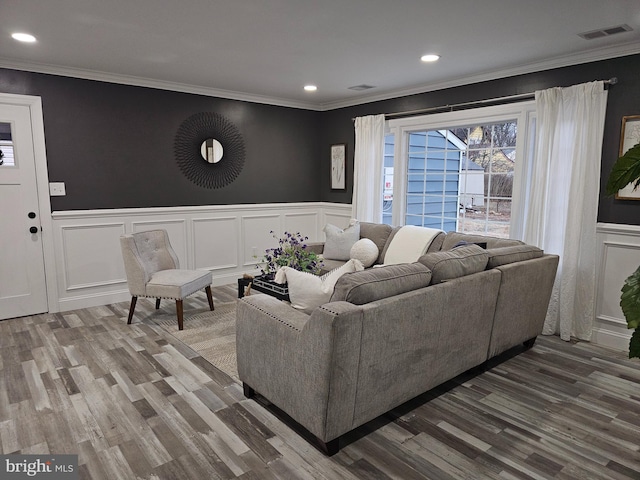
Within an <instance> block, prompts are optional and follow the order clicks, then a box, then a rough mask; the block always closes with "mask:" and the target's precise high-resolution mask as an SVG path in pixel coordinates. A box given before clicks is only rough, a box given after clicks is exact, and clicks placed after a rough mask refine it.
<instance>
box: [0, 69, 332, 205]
mask: <svg viewBox="0 0 640 480" xmlns="http://www.w3.org/2000/svg"><path fill="white" fill-rule="evenodd" d="M0 92H3V93H14V94H23V95H36V96H40V97H41V98H42V106H43V115H44V126H45V141H46V148H47V163H48V168H49V181H51V182H64V183H65V186H66V193H67V195H66V196H64V197H51V207H52V210H53V211H60V210H81V209H102V208H128V207H131V208H141V207H168V206H186V205H221V204H243V203H244V204H246V203H276V202H309V201H319V200H320V198H321V195H320V187H321V185H320V184H319V182H318V176H319V172H320V162H319V158H320V153H319V141H320V137H319V135H318V131H319V129H320V117H321V113H320V112H313V111H308V110H300V109H294V108H286V107H277V106H272V105H262V104H257V103H252V102H243V101H237V100H226V99H220V98H213V97H207V96H202V95H193V94H187V93H179V92H172V91H166V90H157V89H153V88H144V87H134V86H127V85H119V84H112V83H106V82H98V81H91V80H83V79H75V78H68V77H61V76H55V75H45V74H38V73H30V72H23V71H16V70H8V69H0ZM198 112H216V113H219V114H220V115H223V116H225V117H226V118H227V119H228V120H229V121H231V122H232V123H233V124H234V125H235V126H236V127H237V128H238V130H239V131H240V133H241V135H242V136H243V139H244V144H245V151H246V155H245V163H244V168H243V170H242V172H241V173H240V175H239V176H238V178H237V179H236V180H235V181H234V182H233V183H231V184H230V185H228V186H225V187H223V188H219V189H207V188H203V187H199V186H198V185H196V184H194V183H192V182H191V181H190V180H188V179H187V178H186V177H185V176H184V175H183V174H182V172H181V171H180V169H179V168H178V164H177V163H176V160H175V156H174V151H173V143H174V138H175V134H176V132H177V130H178V127H179V126H180V124H181V123H182V122H183V121H184V120H186V119H187V118H188V117H189V116H191V115H192V114H194V113H198ZM203 161H204V160H203Z"/></svg>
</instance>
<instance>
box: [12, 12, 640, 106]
mask: <svg viewBox="0 0 640 480" xmlns="http://www.w3.org/2000/svg"><path fill="white" fill-rule="evenodd" d="M620 24H627V25H629V26H631V27H632V28H633V31H631V32H625V33H621V34H618V35H612V36H609V37H605V38H600V39H596V40H591V41H587V40H583V39H582V38H580V37H578V35H577V34H578V33H581V32H585V31H591V30H596V29H601V28H607V27H612V26H615V25H620ZM16 31H25V32H29V33H31V34H33V35H35V36H36V37H37V38H38V42H37V43H35V44H21V43H18V42H16V41H14V40H12V39H11V37H10V35H11V33H13V32H16ZM431 52H435V53H438V54H440V55H441V56H442V58H441V60H440V61H439V62H436V63H433V64H425V63H422V62H420V56H421V55H423V54H425V53H431ZM633 53H640V1H638V0H449V1H446V2H445V1H443V0H440V1H435V0H432V1H427V0H395V1H393V2H392V1H390V0H218V1H216V0H56V1H50V0H47V1H43V0H1V1H0V67H8V68H18V69H23V70H31V71H39V72H46V73H57V74H62V75H71V76H76V77H81V78H93V79H101V80H108V81H114V82H118V83H129V84H134V85H147V86H154V87H159V88H166V89H172V90H178V91H188V92H195V93H203V94H208V95H214V96H222V97H226V98H239V99H246V100H253V101H258V102H262V103H272V104H276V105H287V106H295V107H301V108H309V109H315V110H327V109H331V108H337V107H341V106H346V105H353V104H358V103H363V102H366V101H372V100H379V99H384V98H391V97H393V96H398V95H400V94H410V93H418V92H424V91H429V90H435V89H439V88H444V87H448V86H454V85H460V84H466V83H471V82H475V81H482V80H488V79H492V78H499V77H504V76H508V75H514V74H520V73H527V72H531V71H537V70H544V69H547V68H553V67H557V66H564V65H572V64H577V63H582V62H586V61H592V60H599V59H604V58H611V57H617V56H622V55H628V54H633ZM594 80H596V79H594ZM308 83H313V84H315V85H317V86H318V90H317V91H316V92H313V93H309V92H305V91H304V90H303V86H304V85H306V84H308ZM360 84H370V85H375V86H376V88H375V89H371V90H366V91H363V92H356V91H352V90H349V89H348V87H351V86H354V85H360Z"/></svg>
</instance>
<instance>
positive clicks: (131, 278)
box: [120, 230, 180, 296]
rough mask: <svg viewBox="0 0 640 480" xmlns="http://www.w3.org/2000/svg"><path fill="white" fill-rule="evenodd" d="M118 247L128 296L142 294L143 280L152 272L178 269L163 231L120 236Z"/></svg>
mask: <svg viewBox="0 0 640 480" xmlns="http://www.w3.org/2000/svg"><path fill="white" fill-rule="evenodd" d="M120 246H121V248H122V259H123V260H124V269H125V272H126V274H127V284H128V286H129V291H130V292H131V295H134V296H144V295H146V285H147V282H148V281H149V279H150V278H151V275H153V274H154V273H156V272H159V271H161V270H171V269H174V268H180V262H179V260H178V257H177V255H176V254H175V252H174V251H173V248H171V244H170V243H169V235H168V234H167V232H166V230H150V231H147V232H140V233H132V234H127V235H122V236H120Z"/></svg>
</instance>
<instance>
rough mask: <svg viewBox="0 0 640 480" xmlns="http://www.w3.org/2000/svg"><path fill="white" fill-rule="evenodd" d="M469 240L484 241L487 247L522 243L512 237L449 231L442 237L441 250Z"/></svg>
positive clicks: (522, 243)
mask: <svg viewBox="0 0 640 480" xmlns="http://www.w3.org/2000/svg"><path fill="white" fill-rule="evenodd" d="M462 241H464V242H469V243H485V242H486V244H487V248H500V247H511V246H514V245H524V242H521V241H520V240H514V239H513V238H498V237H490V236H487V235H471V234H468V233H460V232H449V233H447V235H446V236H445V237H444V241H443V242H442V250H451V249H452V248H453V246H454V245H456V244H458V243H460V242H462Z"/></svg>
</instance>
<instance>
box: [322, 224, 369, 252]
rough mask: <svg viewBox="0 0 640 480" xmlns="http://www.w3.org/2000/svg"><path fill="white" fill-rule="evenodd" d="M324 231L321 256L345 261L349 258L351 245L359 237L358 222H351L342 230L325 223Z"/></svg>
mask: <svg viewBox="0 0 640 480" xmlns="http://www.w3.org/2000/svg"><path fill="white" fill-rule="evenodd" d="M324 233H325V235H326V240H325V242H324V250H323V251H322V256H323V258H326V259H328V260H344V261H346V260H349V259H350V256H349V255H350V253H351V247H353V244H354V243H356V242H357V241H358V240H359V239H360V223H358V222H355V223H352V224H351V225H349V226H348V227H347V228H345V229H344V230H343V229H341V228H339V227H336V226H335V225H331V224H330V223H327V224H326V225H325V227H324Z"/></svg>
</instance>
